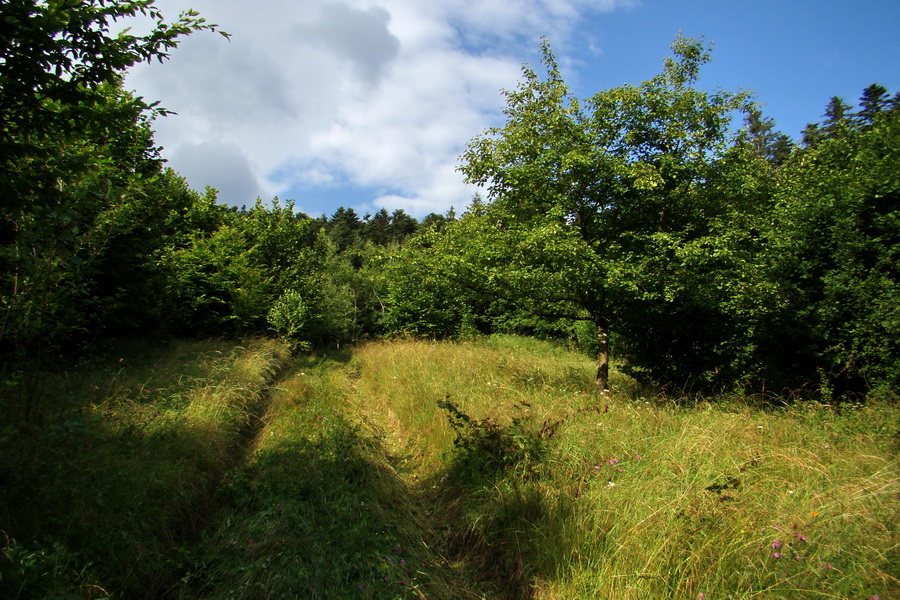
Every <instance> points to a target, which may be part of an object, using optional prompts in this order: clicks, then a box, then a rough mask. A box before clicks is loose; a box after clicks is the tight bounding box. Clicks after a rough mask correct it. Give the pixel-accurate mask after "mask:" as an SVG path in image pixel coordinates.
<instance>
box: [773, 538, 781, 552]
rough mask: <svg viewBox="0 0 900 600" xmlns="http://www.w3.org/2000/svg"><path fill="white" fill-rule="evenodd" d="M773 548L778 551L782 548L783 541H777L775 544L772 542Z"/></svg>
mask: <svg viewBox="0 0 900 600" xmlns="http://www.w3.org/2000/svg"><path fill="white" fill-rule="evenodd" d="M772 547H773V548H775V549H776V550H778V549H779V548H781V540H775V541H774V542H772Z"/></svg>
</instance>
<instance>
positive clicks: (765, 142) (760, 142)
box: [744, 108, 792, 166]
mask: <svg viewBox="0 0 900 600" xmlns="http://www.w3.org/2000/svg"><path fill="white" fill-rule="evenodd" d="M744 122H745V124H746V126H747V133H748V134H749V136H750V142H751V145H752V147H753V149H754V150H755V151H756V153H757V154H759V155H760V156H762V157H763V158H765V159H766V160H768V161H769V162H771V163H772V164H773V165H774V166H778V165H780V164H781V163H783V162H784V161H785V160H787V157H788V156H790V154H791V150H792V144H791V140H790V138H789V137H788V136H786V135H785V134H783V133H781V132H778V131H775V121H774V120H773V119H771V118H768V117H763V116H762V111H761V110H759V109H758V108H752V109H750V112H749V113H748V114H747V117H746V119H745V121H744Z"/></svg>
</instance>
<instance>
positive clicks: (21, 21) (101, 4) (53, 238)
mask: <svg viewBox="0 0 900 600" xmlns="http://www.w3.org/2000/svg"><path fill="white" fill-rule="evenodd" d="M138 13H141V14H143V15H146V16H148V17H150V18H151V19H153V20H154V21H155V25H154V27H153V28H152V29H151V31H150V32H149V33H148V34H146V35H143V36H135V35H132V34H130V33H129V32H128V31H124V32H122V33H119V34H116V35H113V34H112V33H111V29H112V28H113V27H114V26H115V25H116V23H117V22H118V21H120V20H122V19H124V18H127V17H131V16H135V15H137V14H138ZM0 27H2V36H0V196H2V197H3V199H4V201H3V204H2V206H0V217H2V218H0V273H2V277H3V282H2V285H3V287H2V290H0V310H2V311H3V315H2V322H0V351H9V350H10V349H12V350H13V351H14V352H15V353H16V355H18V356H20V357H21V356H24V355H28V354H37V355H40V354H41V352H42V349H45V348H47V347H50V346H52V345H53V344H56V343H59V342H60V341H62V340H65V339H66V338H70V337H72V336H73V334H76V333H78V332H79V331H80V330H83V329H84V328H85V327H87V326H88V325H90V324H92V323H97V322H98V321H99V320H100V319H101V318H102V316H103V314H105V309H104V308H103V307H102V306H100V305H101V304H103V303H107V304H108V301H109V300H110V298H108V297H107V298H98V297H97V295H96V292H98V291H102V290H103V289H104V287H106V291H107V293H112V294H118V291H117V290H110V289H109V282H108V281H107V282H106V284H103V285H100V284H99V278H100V277H101V276H100V273H101V268H102V266H103V265H104V264H105V265H107V266H109V265H111V264H113V262H114V261H112V259H111V257H110V254H109V253H110V251H111V249H112V248H116V249H122V248H127V246H122V245H119V244H118V242H121V241H122V240H124V239H125V238H127V237H128V236H131V238H130V239H135V237H134V232H136V231H137V230H138V229H139V228H140V227H142V226H146V225H149V224H150V223H151V222H153V220H154V219H156V218H163V219H165V218H166V212H167V211H159V210H157V208H156V206H155V203H154V201H155V200H159V197H158V196H156V195H155V194H156V193H157V191H158V190H159V188H158V187H157V188H156V190H154V186H156V183H155V182H156V181H157V180H158V178H159V177H160V175H161V164H162V163H161V161H160V160H159V158H158V155H157V149H156V148H155V147H154V146H153V144H152V132H151V130H150V127H149V122H150V119H151V118H152V116H153V114H154V110H153V106H152V105H148V104H147V103H146V102H145V101H144V100H142V99H141V98H135V97H133V96H131V95H129V94H126V93H124V92H123V91H122V90H121V81H120V79H121V75H122V73H123V72H124V70H125V69H127V68H128V67H130V66H132V65H134V64H136V63H138V62H141V61H149V60H154V59H158V60H163V59H165V58H166V56H167V55H168V52H169V51H170V50H171V49H172V48H174V47H175V46H176V45H177V41H178V38H179V37H181V36H183V35H186V34H189V33H191V32H193V31H199V30H216V26H215V25H208V24H206V23H205V22H204V20H203V19H201V18H200V17H199V16H198V15H197V14H196V13H193V12H190V11H189V12H186V13H183V14H182V15H181V16H180V17H179V18H178V20H177V21H175V22H174V23H166V22H165V21H164V20H163V18H162V15H161V14H160V13H159V11H158V10H157V9H155V8H154V6H153V0H134V1H109V0H84V1H79V2H69V1H63V0H49V1H41V0H10V1H8V2H4V3H2V4H0ZM159 112H164V111H160V110H157V111H156V113H159ZM123 236H124V237H123Z"/></svg>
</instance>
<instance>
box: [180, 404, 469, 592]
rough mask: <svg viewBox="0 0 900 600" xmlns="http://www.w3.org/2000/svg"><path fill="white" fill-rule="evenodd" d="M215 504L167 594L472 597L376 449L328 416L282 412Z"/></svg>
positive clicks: (311, 410)
mask: <svg viewBox="0 0 900 600" xmlns="http://www.w3.org/2000/svg"><path fill="white" fill-rule="evenodd" d="M266 436H269V437H268V439H267V438H266ZM217 499H218V504H219V507H220V509H219V513H218V515H217V517H216V518H215V520H214V521H215V525H214V526H213V527H212V528H210V530H209V531H208V534H207V535H206V538H205V539H204V540H203V541H202V543H201V544H199V545H198V549H197V551H196V553H195V556H194V559H193V564H192V567H191V568H190V570H189V571H188V572H187V573H186V574H185V576H184V578H183V579H182V583H181V584H180V585H178V586H176V587H175V588H173V589H171V590H170V591H169V592H168V594H167V595H166V597H168V598H347V599H374V598H385V599H388V598H390V599H395V598H411V599H412V598H415V599H421V598H480V597H481V595H480V594H477V593H476V591H475V590H472V589H469V588H468V587H467V586H468V584H466V583H465V582H464V578H463V577H461V576H458V574H457V573H455V572H454V569H453V568H452V567H450V566H449V565H447V564H446V563H444V562H443V560H442V557H441V556H440V555H439V554H437V553H436V551H435V549H434V545H433V543H432V542H433V538H434V534H433V532H432V530H431V526H430V522H429V520H428V518H427V517H426V516H425V515H424V513H423V511H422V505H421V503H420V502H419V500H418V499H417V498H416V495H415V493H413V492H412V491H411V490H410V489H409V488H407V487H406V485H405V484H404V483H403V482H402V481H401V480H400V479H399V478H398V477H397V476H396V475H395V474H394V473H393V472H392V470H391V468H390V467H389V464H388V462H387V461H386V460H385V459H384V450H383V449H382V448H381V445H380V442H379V441H378V440H376V439H373V438H372V437H371V436H369V435H368V434H367V433H366V432H364V431H363V430H362V429H361V428H359V427H358V426H356V425H354V424H351V423H350V422H348V421H347V420H346V419H345V418H344V417H343V416H342V415H341V414H340V413H339V412H338V411H336V410H334V409H327V408H322V407H320V408H316V407H315V406H297V407H295V408H294V409H293V410H292V411H291V412H282V413H281V414H280V416H279V417H278V422H277V428H270V430H269V431H264V432H263V435H262V439H261V440H260V441H259V444H258V446H257V448H256V450H255V452H254V453H253V454H252V455H251V456H250V457H248V460H247V461H246V462H245V464H243V465H242V466H240V467H238V468H236V469H234V470H233V471H232V472H230V473H229V474H227V475H226V477H225V478H224V480H223V482H222V484H221V485H220V487H219V492H218V498H217Z"/></svg>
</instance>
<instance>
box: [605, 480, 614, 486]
mask: <svg viewBox="0 0 900 600" xmlns="http://www.w3.org/2000/svg"><path fill="white" fill-rule="evenodd" d="M606 487H616V484H615V483H614V482H612V481H607V482H606Z"/></svg>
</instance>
